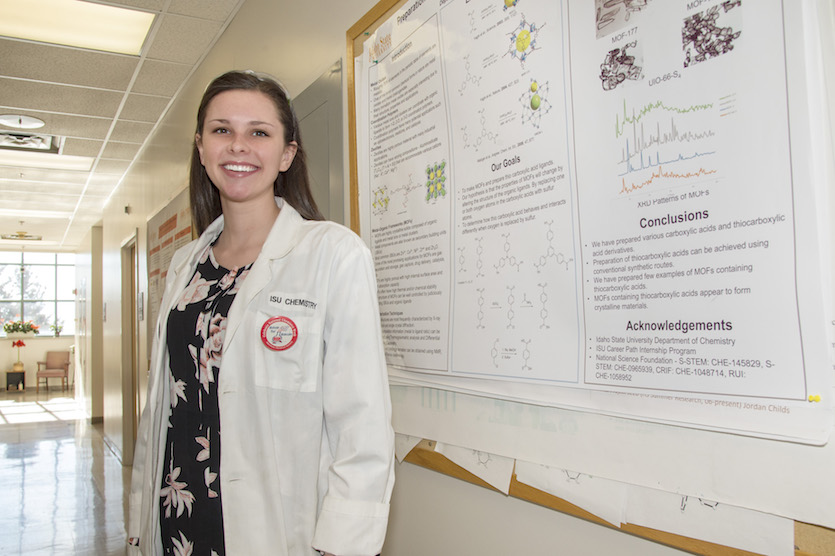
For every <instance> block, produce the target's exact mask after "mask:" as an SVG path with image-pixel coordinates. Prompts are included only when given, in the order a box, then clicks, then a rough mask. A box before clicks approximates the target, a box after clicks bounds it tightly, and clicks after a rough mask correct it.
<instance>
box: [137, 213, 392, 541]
mask: <svg viewBox="0 0 835 556" xmlns="http://www.w3.org/2000/svg"><path fill="white" fill-rule="evenodd" d="M276 203H277V204H278V206H279V207H280V208H281V212H280V214H279V216H278V218H277V219H276V221H275V224H274V225H273V227H272V230H271V231H270V233H269V236H268V237H267V240H266V242H265V243H264V247H263V248H262V250H261V253H260V255H259V256H258V258H257V259H256V261H255V262H254V263H253V265H252V268H251V270H250V272H249V275H248V276H247V277H246V279H245V280H244V281H243V285H242V286H241V289H240V290H239V291H238V293H237V296H236V298H235V300H234V302H233V304H232V307H231V308H230V310H229V315H228V320H227V328H226V336H225V339H224V344H223V360H222V364H221V370H220V372H219V375H218V379H217V380H218V398H219V399H218V405H219V411H220V422H221V431H222V432H221V460H220V481H221V482H220V485H221V497H222V500H223V526H224V534H225V541H226V552H227V554H230V555H246V556H260V555H267V554H269V555H274V556H280V555H288V556H290V555H293V556H295V555H311V554H316V551H315V550H314V547H315V548H316V549H319V550H323V551H326V552H331V553H334V554H337V555H339V556H350V555H375V554H377V553H379V552H380V549H381V547H382V544H383V539H384V537H385V532H386V525H387V522H388V509H389V499H390V497H391V490H392V486H393V484H394V447H393V443H394V432H393V430H392V428H391V402H390V399H389V390H388V381H387V376H386V366H385V358H384V354H383V347H382V340H381V332H380V322H379V311H378V306H377V297H376V281H375V277H374V270H373V266H372V263H371V256H370V253H369V251H368V249H367V247H366V246H365V244H364V243H363V242H362V241H361V240H360V239H359V238H358V237H357V236H356V234H354V233H353V232H351V231H350V230H348V229H346V228H344V227H343V226H340V225H338V224H334V223H332V222H314V221H307V220H304V219H303V218H302V217H301V216H300V215H299V213H298V212H296V211H295V210H294V209H293V208H292V207H291V206H290V205H289V204H286V203H284V201H283V200H282V199H280V198H276ZM222 230H223V217H222V216H221V217H220V218H218V219H217V220H216V221H215V222H213V223H212V224H211V225H210V226H209V228H208V229H207V230H206V231H205V232H204V233H203V234H202V235H201V236H200V238H198V239H197V240H195V241H193V242H191V243H190V244H189V245H187V246H185V247H183V248H181V249H180V250H178V251H177V253H176V254H175V255H174V257H173V260H172V261H171V266H170V268H169V271H168V276H167V278H166V286H165V292H164V294H163V298H162V302H161V306H160V313H159V314H160V319H159V322H158V324H157V333H156V338H155V339H154V343H153V348H152V353H151V371H150V378H149V385H148V399H147V403H146V407H145V409H144V411H143V414H142V419H141V422H140V426H139V434H138V439H137V443H136V451H135V456H134V466H133V477H132V482H131V498H130V514H129V526H128V537H139V539H140V548H141V551H142V553H143V554H146V555H148V554H159V553H161V550H162V549H161V546H162V545H161V542H160V539H159V502H160V495H159V490H160V486H161V485H162V478H163V475H162V473H163V469H162V465H163V461H162V460H163V456H164V453H165V447H164V446H165V439H166V430H167V426H168V415H169V411H170V402H169V400H170V389H169V379H168V374H169V373H168V353H167V349H166V346H165V337H166V324H167V317H168V312H169V311H170V310H171V308H172V307H173V306H174V305H175V304H176V303H177V301H178V299H179V297H180V294H181V293H182V291H183V289H184V288H185V286H186V285H187V284H188V282H189V280H190V279H191V277H192V274H193V273H194V269H195V266H196V264H197V258H198V257H199V256H200V254H201V252H202V251H203V250H204V248H205V247H206V245H208V244H209V243H211V242H212V241H214V239H215V238H216V237H217V236H218V235H219V234H220V232H221V231H222ZM272 317H285V318H286V319H289V320H291V321H292V322H293V323H294V324H295V326H296V329H297V331H298V335H297V338H296V341H295V343H294V344H293V345H292V346H291V347H290V348H288V349H285V350H283V351H276V350H274V349H268V347H267V346H266V345H265V342H264V340H262V326H263V325H264V323H265V322H266V321H267V320H268V319H270V318H272Z"/></svg>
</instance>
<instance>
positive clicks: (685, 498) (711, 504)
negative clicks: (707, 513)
mask: <svg viewBox="0 0 835 556" xmlns="http://www.w3.org/2000/svg"><path fill="white" fill-rule="evenodd" d="M689 498H690V497H689V496H682V497H681V511H682V512H684V510H686V509H687V501H688V500H689ZM697 500H698V501H699V504H701V505H702V506H704V507H705V508H710V509H711V510H715V509H716V508H717V507H718V506H719V502H712V501H711V500H702V499H701V498H697Z"/></svg>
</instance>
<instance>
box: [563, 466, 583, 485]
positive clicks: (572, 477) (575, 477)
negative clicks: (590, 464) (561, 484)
mask: <svg viewBox="0 0 835 556" xmlns="http://www.w3.org/2000/svg"><path fill="white" fill-rule="evenodd" d="M562 472H563V473H565V482H566V483H574V484H577V485H579V484H580V477H582V476H583V474H582V473H577V472H576V471H569V470H567V469H563V470H562Z"/></svg>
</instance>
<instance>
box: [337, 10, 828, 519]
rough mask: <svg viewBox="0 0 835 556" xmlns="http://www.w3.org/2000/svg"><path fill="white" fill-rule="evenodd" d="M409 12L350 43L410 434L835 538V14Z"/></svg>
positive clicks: (373, 241)
mask: <svg viewBox="0 0 835 556" xmlns="http://www.w3.org/2000/svg"><path fill="white" fill-rule="evenodd" d="M393 4H394V3H381V4H379V5H378V6H377V7H375V9H374V10H372V12H369V15H368V16H367V17H366V18H364V19H363V20H361V21H360V22H358V24H357V25H356V26H354V28H352V31H349V37H348V38H349V43H350V42H351V41H352V37H358V36H360V33H361V32H362V31H365V30H366V29H367V31H366V32H367V33H368V34H367V36H363V37H362V40H361V41H356V42H357V43H359V42H364V43H365V44H364V45H362V46H358V47H357V48H356V50H354V48H353V45H352V46H351V47H349V52H354V53H355V54H356V58H355V66H354V73H353V75H349V87H351V88H352V89H353V91H354V94H355V100H356V104H355V105H354V104H353V103H350V102H349V110H350V111H353V110H354V109H355V108H356V112H355V113H352V114H351V115H350V116H351V123H352V139H355V140H356V144H355V145H352V147H353V148H354V149H355V151H354V153H353V160H352V173H353V174H354V175H353V176H352V187H353V188H354V190H353V195H352V202H353V203H354V205H353V209H354V210H353V212H352V222H354V225H355V228H357V229H358V230H361V232H362V235H363V237H364V238H365V239H366V240H367V241H368V242H369V244H370V245H371V247H372V250H373V252H374V255H375V260H376V261H377V270H378V282H379V283H380V296H381V314H382V318H383V323H384V327H385V328H386V333H387V354H388V355H389V356H390V359H389V363H390V369H391V378H392V383H393V384H395V386H394V387H393V389H392V394H393V401H394V407H395V427H396V430H398V432H401V433H405V434H410V435H415V436H418V437H424V438H433V439H438V440H443V441H446V442H449V443H451V444H457V445H460V446H467V447H471V448H478V449H479V450H485V451H487V452H490V453H493V454H500V455H504V456H507V457H515V458H517V461H518V460H519V459H523V460H525V461H530V462H538V463H542V464H545V465H557V466H561V467H563V468H565V469H572V470H575V471H583V472H588V473H590V474H591V475H594V476H596V477H605V478H609V479H612V480H616V481H623V482H625V483H629V484H637V485H643V486H648V487H652V488H656V489H661V490H663V491H666V492H670V493H680V494H690V495H697V494H698V495H700V496H704V497H705V499H710V500H717V501H720V502H721V503H727V504H732V505H737V506H739V507H743V508H752V509H756V510H761V511H763V512H771V513H774V514H776V515H780V516H786V517H789V518H793V519H799V520H806V521H809V522H812V523H819V524H824V525H827V526H830V527H831V526H833V525H835V515H833V512H832V509H831V508H830V506H831V504H829V502H828V500H829V499H831V496H817V497H815V498H814V500H810V499H809V497H808V496H806V495H804V494H802V493H809V492H823V493H835V483H833V480H832V479H831V478H830V477H829V475H830V474H829V473H828V471H827V470H828V469H831V467H832V464H833V463H835V452H833V448H832V443H831V442H828V440H829V438H830V434H831V425H832V414H831V404H832V399H831V394H832V392H831V375H832V372H831V371H832V367H831V362H830V358H829V353H828V346H827V343H826V330H825V328H824V323H825V319H824V318H823V312H824V311H823V307H822V303H821V299H824V296H823V293H822V283H823V281H824V277H823V274H822V271H821V269H820V267H819V266H820V265H819V264H818V261H819V259H820V258H821V251H820V250H819V247H818V237H817V232H818V230H817V226H818V224H819V222H818V221H817V216H818V212H819V208H820V207H819V201H820V194H821V192H820V191H819V190H816V188H822V187H823V184H824V183H825V182H824V181H823V180H821V179H820V167H821V166H822V165H825V164H828V163H829V162H822V161H821V160H820V159H819V158H815V156H816V155H817V156H819V155H820V154H821V152H820V151H821V150H820V149H817V150H816V149H815V148H811V147H812V143H813V142H814V141H818V140H819V139H820V138H819V137H817V136H814V137H813V134H812V133H811V132H810V129H811V125H812V124H811V123H810V122H811V121H812V119H813V118H814V114H812V113H811V112H810V111H811V107H820V105H821V103H820V99H816V98H812V97H814V94H815V87H816V86H817V85H818V84H817V83H814V81H815V77H814V76H813V75H812V73H811V72H813V69H810V68H814V65H815V64H814V61H810V60H806V59H805V56H806V55H807V54H808V52H809V48H810V47H809V45H808V44H806V43H804V41H808V40H810V39H809V37H810V36H811V37H812V39H811V41H812V42H813V45H812V46H811V48H812V49H814V48H816V46H815V44H814V36H815V34H816V32H817V31H816V29H810V27H814V24H815V22H816V19H815V3H814V2H812V1H807V2H802V3H791V4H790V5H786V3H785V2H780V1H778V0H774V1H768V2H758V3H749V2H737V1H732V2H719V1H701V2H684V1H681V2H659V1H656V2H652V1H650V2H640V3H631V2H605V3H604V2H592V1H580V0H577V1H573V0H568V1H564V2H536V1H533V0H518V1H516V2H486V3H484V2H482V3H477V4H476V3H471V2H466V1H465V0H447V1H441V2H438V1H436V2H425V1H420V0H418V1H416V2H401V3H399V6H398V8H397V9H391V10H390V11H389V9H390V8H391V6H393ZM612 7H617V8H620V11H618V12H617V13H614V10H610V8H612ZM387 11H388V13H387ZM372 23H373V25H372ZM706 36H709V37H713V39H714V40H712V41H708V44H709V45H710V46H709V47H708V46H706V45H705V44H702V43H701V42H700V41H702V40H704V37H706ZM688 37H689V39H688ZM700 37H701V38H700ZM743 37H744V38H743ZM804 37H805V38H804ZM690 39H692V40H690ZM682 44H683V46H682ZM706 49H707V50H706ZM510 67H513V68H514V70H513V71H511V70H509V69H508V68H510ZM751 75H756V76H758V79H751V78H750V76H751ZM759 77H762V80H759ZM789 124H791V125H789ZM775 130H776V131H775ZM775 135H776V136H778V137H777V138H776V139H775V138H774V136H775ZM826 141H828V138H826ZM826 141H823V143H824V144H827V143H826ZM823 152H824V156H826V157H831V152H830V151H827V150H826V149H823ZM708 162H711V164H712V165H708V164H707V163H708ZM360 185H361V187H360ZM743 245H744V247H743ZM766 245H767V246H766ZM708 248H709V251H708ZM633 257H634V258H633ZM619 259H621V260H619ZM688 273H689V274H688ZM607 278H608V280H607ZM633 286H634V287H633ZM693 292H695V293H693ZM642 294H643V296H642ZM526 312H527V314H526ZM668 314H671V315H672V317H668V316H666V315H668ZM633 315H638V316H640V317H641V318H633ZM716 315H718V316H716ZM551 319H553V320H551ZM685 330H686V332H685ZM646 332H649V333H648V334H643V335H642V334H641V333H646ZM692 332H698V335H697V334H695V333H692ZM691 333H692V334H691ZM686 334H691V335H690V336H689V337H687V342H684V341H680V340H683V339H684V338H685V335H686ZM630 335H631V336H630ZM642 336H643V338H644V340H643V342H646V343H645V344H644V343H643V342H642V341H632V340H629V341H627V338H628V337H631V338H632V339H638V338H641V337H642ZM656 337H659V338H662V339H666V340H667V343H662V342H656V341H655V338H656ZM694 337H696V338H697V340H696V342H694V344H695V345H691V344H690V339H691V338H694ZM646 338H651V340H652V341H651V342H649V341H646ZM534 347H537V348H539V349H541V350H544V353H545V354H546V355H547V356H545V357H542V356H540V355H534V349H533V348H534ZM628 348H634V349H637V351H631V350H630V349H628ZM642 348H656V349H657V352H656V351H649V350H647V351H644V350H642ZM664 348H666V349H667V352H663V351H662V350H663V349H664ZM671 348H674V349H675V350H676V351H672V350H671ZM459 350H460V352H459ZM765 352H768V353H769V354H774V355H773V356H772V355H768V354H766V353H765ZM540 353H541V352H540ZM746 353H747V354H748V355H745V354H746ZM598 354H603V355H610V356H612V355H613V356H614V359H612V360H609V359H607V358H606V357H598ZM633 354H637V357H638V360H637V361H633V360H629V359H627V358H628V357H632V356H634V355H633ZM777 354H779V361H780V363H779V366H780V369H781V371H784V370H787V369H791V371H787V372H778V373H773V372H766V369H774V368H775V367H777V366H778V365H776V364H775V362H777V361H778V355H777ZM619 356H622V357H623V359H620V360H619V359H618V357H619ZM537 357H542V358H541V359H537ZM641 357H646V358H653V359H654V360H653V361H650V362H649V365H650V366H651V367H652V372H650V371H648V370H646V369H642V368H640V367H642V366H644V364H645V362H644V361H643V360H642V359H641ZM586 359H589V360H590V361H591V363H588V362H586ZM666 359H672V361H671V362H668V361H666ZM543 361H544V363H543ZM606 364H610V365H611V366H610V367H609V368H606ZM616 364H619V365H620V366H619V367H618V368H615V365H616ZM630 366H631V367H630ZM659 366H660V367H667V368H668V369H665V370H663V371H659V370H658V368H657V367H659ZM677 368H678V369H679V370H678V371H677V370H676V369H677ZM685 370H689V373H687V372H685ZM761 370H762V371H763V372H760V371H761ZM731 371H733V373H732V372H731ZM642 373H646V374H642ZM669 375H673V376H669ZM737 379H739V380H737ZM572 381H574V384H570V383H571V382H572ZM625 382H631V383H633V384H632V385H631V386H627V387H623V386H618V385H619V384H622V383H625ZM553 383H560V384H559V385H554V384H553ZM579 383H582V387H578V384H579ZM635 385H638V386H639V387H638V388H637V389H631V388H632V387H634V386H635ZM613 392H617V393H613ZM485 396H486V397H485ZM556 397H559V401H557V402H555V401H554V400H555V399H556ZM717 401H718V402H720V403H717ZM613 408H616V409H613ZM577 409H580V410H581V411H577ZM786 410H787V411H786ZM589 412H597V413H599V414H598V415H594V414H593V413H589ZM603 414H606V415H603ZM787 415H788V416H790V418H789V419H786V418H785V417H786V416H787ZM623 416H628V417H631V418H630V419H623V418H621V417H623ZM649 421H655V423H653V422H649ZM671 424H675V425H685V426H687V427H690V428H681V427H680V426H672V427H671V426H669V425H671ZM698 428H701V429H703V430H696V429H698ZM710 431H726V432H733V433H736V434H717V432H710ZM739 434H743V435H745V436H739ZM757 436H760V437H766V438H767V437H771V438H784V439H791V440H793V441H800V442H808V443H811V444H821V443H826V445H825V446H823V447H816V446H802V445H799V444H793V443H787V442H775V441H773V440H763V439H762V438H756V437H757ZM589 443H593V444H594V445H596V446H597V448H595V447H593V446H590V445H589ZM601 446H602V447H603V448H602V449H605V450H606V453H607V454H616V455H617V457H606V458H602V457H601V456H600V453H601V452H600V449H601V448H600V447H601ZM685 453H686V454H687V457H686V458H683V457H673V455H674V454H675V455H681V454H685ZM717 454H721V457H718V458H717ZM728 461H734V462H740V463H739V465H738V466H736V467H734V468H732V469H731V468H728V466H727V465H726V463H727V462H728ZM764 485H768V488H764ZM772 487H773V489H772Z"/></svg>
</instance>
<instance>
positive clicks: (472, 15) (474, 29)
mask: <svg viewBox="0 0 835 556" xmlns="http://www.w3.org/2000/svg"><path fill="white" fill-rule="evenodd" d="M467 18H468V19H469V20H470V34H471V35H475V34H476V32H477V31H478V27H476V24H475V10H472V11H470V12H469V13H468V14H467Z"/></svg>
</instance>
